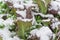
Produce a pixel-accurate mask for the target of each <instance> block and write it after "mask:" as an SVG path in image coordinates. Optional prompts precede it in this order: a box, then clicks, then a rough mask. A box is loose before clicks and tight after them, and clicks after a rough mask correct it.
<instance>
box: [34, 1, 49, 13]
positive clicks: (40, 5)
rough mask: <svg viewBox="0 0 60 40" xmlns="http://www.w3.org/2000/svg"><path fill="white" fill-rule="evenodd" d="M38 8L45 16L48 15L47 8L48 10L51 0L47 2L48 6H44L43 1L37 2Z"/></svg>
mask: <svg viewBox="0 0 60 40" xmlns="http://www.w3.org/2000/svg"><path fill="white" fill-rule="evenodd" d="M35 1H36V3H37V5H38V7H39V11H40V12H41V13H43V14H46V12H47V8H48V6H47V5H48V3H49V2H50V0H49V1H48V0H45V1H46V4H44V2H43V1H42V0H35Z"/></svg>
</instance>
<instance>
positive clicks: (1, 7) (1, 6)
mask: <svg viewBox="0 0 60 40" xmlns="http://www.w3.org/2000/svg"><path fill="white" fill-rule="evenodd" d="M7 12H8V5H7V4H6V3H3V2H0V14H6V13H7Z"/></svg>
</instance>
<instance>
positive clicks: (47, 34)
mask: <svg viewBox="0 0 60 40" xmlns="http://www.w3.org/2000/svg"><path fill="white" fill-rule="evenodd" d="M30 34H31V35H33V36H34V35H36V36H37V37H40V40H50V38H51V37H52V36H53V33H52V31H51V30H50V29H49V28H48V27H44V26H43V27H41V28H40V29H34V30H32V31H31V32H30Z"/></svg>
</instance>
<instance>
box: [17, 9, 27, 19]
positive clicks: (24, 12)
mask: <svg viewBox="0 0 60 40" xmlns="http://www.w3.org/2000/svg"><path fill="white" fill-rule="evenodd" d="M16 13H17V14H20V15H21V16H22V17H24V18H26V10H24V11H16Z"/></svg>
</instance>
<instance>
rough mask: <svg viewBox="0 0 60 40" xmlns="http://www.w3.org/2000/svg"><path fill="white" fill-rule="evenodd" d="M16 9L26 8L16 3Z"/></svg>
mask: <svg viewBox="0 0 60 40" xmlns="http://www.w3.org/2000/svg"><path fill="white" fill-rule="evenodd" d="M13 7H14V8H20V9H24V6H23V5H19V4H18V3H15V4H14V5H13Z"/></svg>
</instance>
